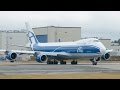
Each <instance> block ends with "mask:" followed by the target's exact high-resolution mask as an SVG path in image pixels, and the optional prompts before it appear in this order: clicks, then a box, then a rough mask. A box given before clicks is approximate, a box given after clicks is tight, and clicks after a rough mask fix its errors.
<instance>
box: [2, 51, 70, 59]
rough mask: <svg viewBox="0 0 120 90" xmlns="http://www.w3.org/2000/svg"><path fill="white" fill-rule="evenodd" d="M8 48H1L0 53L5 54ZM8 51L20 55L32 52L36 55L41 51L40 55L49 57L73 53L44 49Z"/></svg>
mask: <svg viewBox="0 0 120 90" xmlns="http://www.w3.org/2000/svg"><path fill="white" fill-rule="evenodd" d="M6 51H7V50H0V53H3V54H5V52H6ZM8 52H12V53H17V54H19V55H21V54H32V55H34V54H35V53H36V52H37V53H39V54H40V55H46V56H49V57H56V56H59V57H60V56H62V57H63V56H70V55H71V54H69V53H66V52H43V51H26V50H8Z"/></svg>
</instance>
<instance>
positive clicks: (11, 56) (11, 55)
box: [6, 52, 17, 60]
mask: <svg viewBox="0 0 120 90" xmlns="http://www.w3.org/2000/svg"><path fill="white" fill-rule="evenodd" d="M6 58H7V59H8V60H13V59H16V58H17V53H15V52H8V53H7V54H6Z"/></svg>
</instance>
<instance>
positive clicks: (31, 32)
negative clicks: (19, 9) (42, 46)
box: [25, 22, 38, 50]
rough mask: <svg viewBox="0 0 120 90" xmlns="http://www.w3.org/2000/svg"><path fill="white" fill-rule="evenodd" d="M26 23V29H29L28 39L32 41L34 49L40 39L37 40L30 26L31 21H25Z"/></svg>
mask: <svg viewBox="0 0 120 90" xmlns="http://www.w3.org/2000/svg"><path fill="white" fill-rule="evenodd" d="M25 24H26V29H27V37H28V39H29V41H30V47H31V49H32V50H33V45H34V44H37V43H38V40H37V38H36V36H35V34H34V32H33V30H32V28H30V25H29V23H27V22H25Z"/></svg>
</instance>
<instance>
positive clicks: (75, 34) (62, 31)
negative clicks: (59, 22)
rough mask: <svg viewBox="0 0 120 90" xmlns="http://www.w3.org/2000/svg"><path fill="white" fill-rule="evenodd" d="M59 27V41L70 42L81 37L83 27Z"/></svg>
mask: <svg viewBox="0 0 120 90" xmlns="http://www.w3.org/2000/svg"><path fill="white" fill-rule="evenodd" d="M56 29H57V35H56V36H57V37H56V39H57V41H59V40H60V41H62V42H68V41H76V40H80V39H81V28H80V27H60V28H56Z"/></svg>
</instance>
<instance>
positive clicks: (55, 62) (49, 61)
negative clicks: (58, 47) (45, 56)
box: [47, 60, 58, 64]
mask: <svg viewBox="0 0 120 90" xmlns="http://www.w3.org/2000/svg"><path fill="white" fill-rule="evenodd" d="M47 64H58V61H57V60H53V61H52V60H48V61H47Z"/></svg>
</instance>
